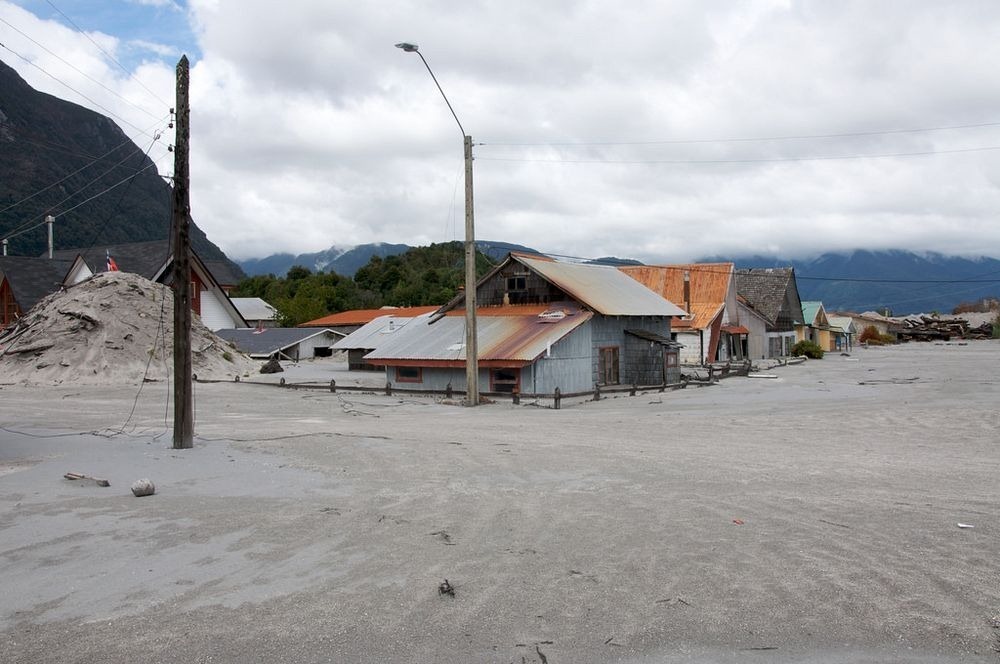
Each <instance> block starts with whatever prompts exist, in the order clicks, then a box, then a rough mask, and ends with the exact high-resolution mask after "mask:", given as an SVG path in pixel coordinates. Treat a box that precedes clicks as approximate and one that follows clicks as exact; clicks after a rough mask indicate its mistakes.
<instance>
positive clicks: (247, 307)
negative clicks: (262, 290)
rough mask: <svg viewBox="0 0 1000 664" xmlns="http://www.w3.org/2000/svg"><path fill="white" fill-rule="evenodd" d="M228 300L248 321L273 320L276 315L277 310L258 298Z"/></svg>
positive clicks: (232, 298)
mask: <svg viewBox="0 0 1000 664" xmlns="http://www.w3.org/2000/svg"><path fill="white" fill-rule="evenodd" d="M229 299H230V300H231V301H232V303H233V306H234V307H236V309H237V310H239V312H240V314H242V315H243V317H244V318H246V319H247V320H248V321H250V320H274V319H275V317H277V315H278V310H277V309H275V308H274V307H272V306H271V305H270V304H268V303H267V302H265V301H264V300H262V299H260V298H259V297H231V298H229Z"/></svg>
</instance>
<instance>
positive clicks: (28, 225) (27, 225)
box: [5, 135, 160, 240]
mask: <svg viewBox="0 0 1000 664" xmlns="http://www.w3.org/2000/svg"><path fill="white" fill-rule="evenodd" d="M159 138H160V137H159V136H158V135H157V136H156V137H155V138H154V139H153V141H152V142H151V143H150V148H152V145H153V144H154V143H155V142H156V141H158V140H159ZM138 151H139V149H136V151H135V152H132V153H131V154H129V155H128V156H126V157H125V158H124V159H122V160H121V161H119V162H118V163H116V164H115V165H114V166H112V167H111V168H109V169H108V170H106V171H105V172H104V173H101V174H100V175H99V176H97V177H95V178H93V179H92V180H90V182H88V183H87V184H85V185H83V186H82V187H81V188H80V189H79V190H78V191H77V192H75V193H73V194H70V195H69V196H67V197H66V198H64V199H62V200H61V201H59V202H58V203H56V204H55V205H53V206H51V207H50V208H49V209H48V210H46V211H45V212H42V213H41V214H40V215H38V216H36V217H35V218H34V219H32V220H29V221H26V222H24V223H22V224H21V225H20V226H18V227H16V229H15V230H14V231H13V232H11V233H8V234H7V235H6V236H5V238H6V239H8V240H12V239H14V238H15V237H18V236H19V235H23V234H24V233H27V232H28V231H32V230H34V229H36V228H39V227H40V226H42V225H43V224H45V223H46V222H45V219H44V218H45V217H46V216H48V215H49V214H51V213H52V212H53V211H55V210H56V208H58V207H59V206H61V205H62V204H63V203H65V202H67V201H69V200H70V199H72V198H74V197H75V196H77V195H79V194H80V193H81V192H83V191H85V190H86V189H87V188H88V187H90V186H91V185H93V184H94V183H95V182H98V181H99V180H101V179H102V178H104V177H105V176H107V175H108V174H110V173H111V172H112V171H113V170H115V169H116V168H118V167H119V166H121V165H122V164H123V163H124V162H125V161H127V160H128V159H130V158H131V157H132V156H133V155H135V154H136V153H137V152H138ZM148 152H149V149H147V151H146V153H147V154H148ZM155 166H156V162H151V163H149V164H147V165H146V166H144V167H143V168H141V169H139V170H137V171H136V172H134V173H132V174H131V175H129V176H128V177H126V178H125V179H123V180H120V181H119V182H117V183H115V184H113V185H111V186H110V187H107V188H106V189H104V190H103V191H101V192H99V193H97V194H94V195H93V196H91V197H90V198H88V199H86V200H84V201H82V202H80V203H78V204H76V205H74V206H73V207H71V208H69V209H66V210H62V211H61V212H59V213H58V215H60V216H61V215H65V214H68V213H70V212H72V211H73V210H75V209H77V208H79V207H80V206H81V205H84V204H86V203H89V202H90V201H92V200H94V199H95V198H99V197H100V196H103V195H104V194H106V193H108V192H109V191H111V190H113V189H115V188H117V187H119V186H121V185H122V184H124V183H125V182H128V181H129V180H131V179H132V178H134V177H136V176H137V175H139V174H140V173H142V172H143V171H147V170H149V169H150V168H153V167H155ZM53 216H55V215H53ZM39 219H41V221H38V220H39ZM36 222H37V223H36Z"/></svg>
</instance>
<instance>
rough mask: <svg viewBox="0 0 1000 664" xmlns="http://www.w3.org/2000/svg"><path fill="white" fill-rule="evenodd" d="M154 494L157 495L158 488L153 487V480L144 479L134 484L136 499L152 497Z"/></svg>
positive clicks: (133, 493)
mask: <svg viewBox="0 0 1000 664" xmlns="http://www.w3.org/2000/svg"><path fill="white" fill-rule="evenodd" d="M154 493H156V487H155V486H153V482H152V481H151V480H148V479H145V478H143V479H141V480H136V481H135V482H132V495H133V496H135V497H136V498H140V497H142V496H152V495H153V494H154Z"/></svg>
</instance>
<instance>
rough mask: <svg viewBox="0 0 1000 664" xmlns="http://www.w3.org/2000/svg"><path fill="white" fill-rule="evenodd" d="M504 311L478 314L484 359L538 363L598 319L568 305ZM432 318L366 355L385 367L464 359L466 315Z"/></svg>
mask: <svg viewBox="0 0 1000 664" xmlns="http://www.w3.org/2000/svg"><path fill="white" fill-rule="evenodd" d="M505 309H507V310H509V313H507V314H506V315H499V316H498V315H488V316H478V317H477V320H476V329H477V331H478V334H477V341H478V356H479V361H480V363H487V362H499V361H504V362H513V363H520V364H527V363H529V362H533V361H534V360H536V359H538V358H539V357H541V356H542V355H543V354H544V353H545V352H546V350H547V349H548V348H549V347H551V346H552V344H554V343H556V342H557V341H559V340H560V339H562V338H563V337H565V336H566V335H568V334H569V333H570V332H572V331H573V330H575V329H576V328H578V327H579V326H580V325H582V324H584V323H585V322H587V321H588V320H590V319H591V318H592V317H593V314H592V313H590V312H589V311H583V310H581V309H579V308H576V307H572V306H570V305H565V304H560V305H557V306H552V307H551V308H550V309H549V310H547V311H545V312H542V313H537V312H535V310H534V309H535V308H533V307H526V308H525V313H523V314H520V315H518V314H516V313H515V311H516V309H517V308H516V307H505ZM430 320H431V318H430V317H427V318H425V317H421V318H417V319H414V320H413V321H411V322H410V324H408V325H407V326H406V327H404V328H402V329H400V330H399V331H398V332H396V333H394V334H392V335H389V336H388V337H387V338H386V339H385V340H384V341H383V342H382V343H381V344H379V345H378V346H376V347H375V350H374V351H372V352H371V353H369V354H368V355H366V356H365V359H366V360H368V361H377V362H378V363H379V364H386V365H392V364H393V363H394V361H396V362H398V361H412V360H423V361H432V362H435V363H439V362H455V363H464V362H465V319H464V318H463V317H460V316H444V317H440V318H438V319H437V320H435V321H434V322H433V323H430V322H429V321H430ZM359 331H360V330H359ZM345 341H346V339H345Z"/></svg>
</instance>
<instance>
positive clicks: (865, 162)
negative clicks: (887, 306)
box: [0, 0, 1000, 261]
mask: <svg viewBox="0 0 1000 664" xmlns="http://www.w3.org/2000/svg"><path fill="white" fill-rule="evenodd" d="M150 4H157V3H154V2H151V3H150ZM167 4H174V3H167ZM187 11H188V12H189V14H188V15H189V18H190V20H191V22H192V26H193V28H192V29H193V30H194V33H195V35H196V38H197V41H198V47H199V50H200V53H201V56H200V58H199V59H197V60H196V61H195V62H194V63H193V68H192V74H191V81H192V92H191V99H192V178H193V179H192V204H193V208H194V213H195V218H196V219H197V220H198V223H199V225H201V226H202V227H203V228H204V229H205V230H206V231H207V232H208V234H209V237H210V238H212V239H213V240H214V241H215V242H217V243H218V244H220V245H221V246H222V247H223V248H224V249H225V250H227V251H228V252H230V253H231V254H232V255H233V256H234V257H237V258H243V257H249V256H260V255H264V254H268V253H272V252H276V251H291V252H300V251H314V250H318V249H322V248H325V247H327V246H329V245H331V244H340V245H348V244H355V243H360V242H369V241H393V242H408V243H422V242H431V241H442V240H449V239H454V238H456V237H457V235H456V233H459V234H460V233H461V232H462V221H461V219H462V205H463V198H462V186H461V182H460V181H459V182H458V186H457V187H456V178H459V176H460V174H461V168H462V163H461V158H462V152H461V147H462V146H461V134H460V133H459V129H458V127H457V126H456V124H455V122H454V119H453V118H452V117H451V115H450V113H449V112H448V109H447V107H446V106H445V104H444V101H443V100H442V99H441V96H440V93H439V92H438V90H437V88H436V87H435V86H434V83H433V81H432V80H431V79H430V77H429V76H428V74H427V71H426V70H425V69H424V66H423V64H422V63H421V61H420V58H419V57H418V56H416V55H415V54H407V53H404V52H402V51H400V50H398V49H395V48H393V44H395V43H396V42H399V41H414V42H416V43H418V44H420V47H421V52H422V53H423V54H424V55H425V57H426V58H427V61H428V63H429V64H430V66H431V67H432V68H433V70H434V73H435V75H436V76H437V78H438V80H439V82H440V83H441V86H442V88H443V89H444V90H445V92H446V93H447V94H448V97H449V99H450V101H451V102H452V104H453V106H454V108H455V112H456V113H457V114H458V117H459V118H460V120H461V122H462V124H463V126H464V127H465V129H466V130H467V131H468V132H469V133H471V134H472V135H473V137H474V138H475V139H476V141H477V142H481V143H484V144H485V145H478V146H477V147H476V156H477V161H476V169H475V170H476V181H475V192H476V219H477V231H478V234H479V236H480V237H482V238H487V239H496V240H507V241H511V242H516V243H520V244H525V245H529V246H533V247H536V248H539V249H542V250H547V251H552V252H557V253H562V254H570V255H579V256H599V255H612V254H613V255H619V256H632V257H637V258H641V259H645V260H671V261H674V260H688V259H693V258H697V257H699V256H705V255H717V254H728V253H737V252H738V253H763V252H768V251H774V250H779V251H781V252H784V253H787V254H797V255H801V254H809V253H818V252H820V251H824V250H828V249H850V248H854V247H866V248H873V249H874V248H888V247H900V248H907V249H914V250H934V251H941V252H945V253H949V252H956V253H971V254H978V253H987V254H990V253H992V254H994V255H1000V227H998V225H996V224H993V223H990V221H991V219H993V218H994V211H995V210H997V209H1000V208H998V203H1000V200H998V199H1000V171H998V166H1000V151H992V152H990V151H981V152H966V153H954V154H939V155H929V156H911V157H899V158H873V159H843V160H828V161H810V160H803V161H766V160H777V159H797V158H808V157H815V156H828V157H834V156H850V155H862V154H897V153H909V152H935V151H949V150H960V149H976V148H982V147H996V146H1000V127H980V128H967V129H952V130H940V131H928V132H912V133H885V134H877V135H863V136H860V135H859V136H840V137H827V138H796V139H787V140H768V141H745V140H744V141H728V142H724V141H720V140H715V141H708V139H727V138H754V137H761V138H763V137H780V136H802V135H809V136H815V135H820V134H822V135H827V134H848V133H859V132H872V131H877V130H885V129H905V128H921V127H924V128H927V127H948V126H954V125H967V124H975V123H990V122H997V121H1000V118H998V117H997V115H996V109H997V108H1000V92H998V91H997V90H996V88H995V86H989V85H988V84H987V81H989V80H991V79H992V76H993V72H992V69H991V68H992V66H993V63H995V62H997V61H998V60H1000V43H998V42H997V40H996V39H995V38H994V37H995V35H996V34H997V32H998V29H1000V6H997V5H995V3H985V2H973V1H971V0H970V1H969V2H959V3H949V4H946V5H942V4H940V3H936V2H907V3H905V4H903V3H875V4H873V3H868V2H846V3H824V2H793V1H791V0H788V1H777V0H775V1H767V0H761V1H760V2H753V3H739V4H732V3H727V2H709V3H705V2H701V1H696V0H690V1H688V2H672V3H660V2H655V1H654V0H649V1H648V2H637V3H629V4H628V5H627V6H615V5H607V4H602V3H572V2H561V1H556V0H552V1H549V2H536V3H524V4H519V3H487V2H467V3H461V4H460V5H457V6H456V5H454V3H451V2H444V0H440V1H439V2H431V3H426V2H422V3H417V2H397V3H392V4H386V3H358V2H346V1H338V2H327V3H316V2H307V1H306V0H291V1H289V2H285V3H282V5H281V7H280V9H279V10H275V8H274V5H273V3H271V2H265V1H264V0H240V1H236V0H191V2H190V3H189V5H188V8H187ZM0 16H14V18H11V19H9V20H10V21H11V22H12V23H17V24H18V25H19V27H22V29H24V30H25V31H26V32H28V33H29V34H44V35H46V37H47V38H46V40H45V43H47V44H50V45H58V52H59V54H60V55H61V56H62V57H64V58H65V59H67V60H69V61H71V62H73V63H74V64H76V65H77V66H78V67H80V68H81V69H84V70H85V71H87V72H88V74H91V75H92V76H95V77H96V78H98V79H99V80H101V81H102V82H104V83H105V84H106V85H108V86H109V87H111V88H112V89H114V90H116V91H117V92H119V93H120V94H122V95H123V96H124V97H126V98H127V99H129V100H130V101H133V102H134V103H136V104H138V105H140V106H152V107H155V108H156V109H157V110H159V108H160V106H162V104H160V103H159V102H158V101H155V100H153V99H151V97H150V95H149V94H148V93H147V92H145V91H144V90H143V89H142V88H141V87H140V86H139V85H137V84H136V83H135V81H133V80H131V79H129V78H128V77H126V76H125V75H124V74H123V73H122V72H121V71H120V70H117V69H116V67H114V66H113V65H110V66H109V64H108V62H107V61H106V59H105V58H103V57H102V56H101V55H100V54H99V53H97V52H96V49H94V47H93V45H92V44H90V42H89V41H88V40H86V39H85V38H84V37H82V36H80V35H78V34H77V33H75V32H73V31H72V30H68V29H66V28H63V27H62V26H60V25H58V24H57V23H53V22H49V21H44V20H40V19H37V18H35V17H34V16H32V15H30V14H28V13H27V12H25V11H23V10H21V9H19V8H17V7H16V6H14V5H11V4H10V3H8V2H3V1H2V0H0ZM15 19H16V20H15ZM93 36H94V37H95V39H99V40H101V43H102V44H106V45H107V48H109V49H119V48H121V47H122V45H121V44H122V42H121V41H120V39H119V38H118V37H116V36H115V35H112V34H95V35H93ZM4 40H5V43H8V44H10V43H12V42H17V40H15V39H13V38H11V37H8V36H7V35H6V34H5V35H4ZM129 45H130V46H135V45H136V43H135V41H132V42H129ZM144 45H145V46H148V47H149V48H150V50H151V52H153V53H157V54H160V55H163V54H164V53H166V54H170V53H171V51H170V49H171V48H173V46H172V45H171V43H170V42H169V41H168V40H166V39H164V40H161V39H154V40H152V42H150V43H147V44H144ZM19 47H20V48H23V49H25V50H26V51H28V53H27V55H28V57H29V58H31V59H33V60H34V61H36V62H37V63H39V64H40V65H41V66H43V67H45V68H46V69H48V70H50V71H58V72H60V78H64V80H67V81H72V82H73V83H74V87H75V86H76V85H79V86H81V88H86V90H87V93H88V96H91V95H93V97H92V98H94V99H99V100H101V103H102V104H105V105H107V106H108V107H109V108H113V109H115V111H116V112H117V113H119V114H120V115H121V117H124V118H127V119H128V120H129V121H130V122H132V123H134V124H136V125H141V126H143V127H146V126H148V124H150V118H149V117H148V116H147V115H145V114H144V113H142V112H140V111H137V110H136V109H135V108H133V107H131V106H129V105H128V104H125V103H123V102H121V100H119V99H116V98H114V97H109V95H108V94H107V93H106V92H102V91H100V89H99V88H97V89H95V86H93V85H92V84H90V85H88V83H87V82H86V79H84V78H82V77H80V76H79V75H77V74H75V73H74V72H72V71H71V70H67V69H66V67H65V66H64V65H62V64H61V63H59V62H58V61H57V60H55V59H53V58H51V57H50V56H48V55H47V54H45V53H44V52H43V51H40V50H39V49H37V48H36V49H32V48H31V46H30V44H24V43H21V44H20V45H19ZM12 48H13V46H12ZM173 52H174V53H176V52H179V51H176V50H175V51H173ZM10 64H12V65H13V66H15V67H16V68H18V69H19V71H21V72H22V75H24V76H25V78H27V79H28V80H29V82H30V83H32V85H35V86H36V87H40V88H41V89H44V90H46V91H48V92H52V93H53V94H57V95H59V96H62V97H65V98H67V99H70V100H72V101H77V102H80V103H85V105H89V104H86V102H83V101H82V100H80V99H76V98H74V97H73V96H72V94H70V93H68V92H66V90H65V89H63V90H59V89H58V86H53V84H52V83H51V81H48V82H47V81H45V80H44V77H43V76H40V75H39V74H38V73H37V72H35V73H32V72H31V71H30V70H31V68H30V67H25V66H23V63H22V64H20V65H19V64H18V63H17V62H11V63H10ZM136 76H137V77H138V78H139V79H140V80H141V81H142V82H143V84H144V85H146V86H149V87H150V88H151V89H152V90H154V91H155V92H156V94H157V96H159V97H161V98H162V99H163V100H165V101H171V102H172V99H173V72H172V69H171V68H169V67H167V66H164V65H162V64H159V63H157V62H147V63H144V64H143V65H142V66H141V67H140V68H139V69H137V71H136ZM98 110H99V109H98ZM123 128H125V129H126V130H127V131H129V132H130V133H131V134H133V135H135V132H134V130H131V129H130V128H129V127H123ZM698 139H704V140H705V141H706V142H687V143H671V142H668V141H693V140H698ZM602 141H603V142H611V141H617V142H623V143H631V144H623V145H579V143H599V142H602ZM656 141H662V142H661V143H655V142H656ZM139 142H141V141H139ZM504 143H529V144H534V145H527V146H525V145H502V144H504ZM544 143H562V144H563V145H539V144H544ZM552 160H558V161H552ZM595 160H597V161H601V160H603V162H604V163H582V162H588V161H595ZM709 161H711V162H717V163H699V162H709ZM607 162H631V163H607ZM653 162H661V163H653ZM662 162H675V163H662ZM456 222H457V223H456Z"/></svg>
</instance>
